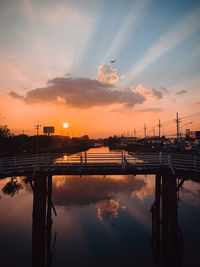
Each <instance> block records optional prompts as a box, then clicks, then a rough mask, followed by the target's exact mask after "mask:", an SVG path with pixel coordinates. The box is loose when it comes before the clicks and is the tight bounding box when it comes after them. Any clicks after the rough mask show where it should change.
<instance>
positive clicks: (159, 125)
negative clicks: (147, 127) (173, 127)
mask: <svg viewBox="0 0 200 267" xmlns="http://www.w3.org/2000/svg"><path fill="white" fill-rule="evenodd" d="M160 128H161V124H160V119H159V121H158V136H159V138H160Z"/></svg>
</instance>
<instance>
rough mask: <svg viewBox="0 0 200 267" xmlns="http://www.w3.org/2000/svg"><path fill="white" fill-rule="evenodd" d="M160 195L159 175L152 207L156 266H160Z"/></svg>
mask: <svg viewBox="0 0 200 267" xmlns="http://www.w3.org/2000/svg"><path fill="white" fill-rule="evenodd" d="M160 195H161V176H160V175H159V174H156V177H155V204H154V206H153V208H152V242H153V245H154V252H155V261H156V266H160V262H161V254H160V245H161V242H160Z"/></svg>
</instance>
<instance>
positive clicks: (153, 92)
mask: <svg viewBox="0 0 200 267" xmlns="http://www.w3.org/2000/svg"><path fill="white" fill-rule="evenodd" d="M135 90H136V92H138V93H140V94H142V95H143V96H145V98H146V99H149V98H152V97H153V98H156V99H161V98H163V97H164V95H166V94H169V91H168V90H167V89H166V88H165V87H161V88H160V89H157V88H150V89H148V88H145V87H143V85H142V84H139V85H138V86H137V87H136V89H135Z"/></svg>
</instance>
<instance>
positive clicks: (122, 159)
mask: <svg viewBox="0 0 200 267" xmlns="http://www.w3.org/2000/svg"><path fill="white" fill-rule="evenodd" d="M123 163H124V156H123V152H122V153H121V164H123Z"/></svg>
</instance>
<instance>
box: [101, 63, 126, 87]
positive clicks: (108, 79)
mask: <svg viewBox="0 0 200 267" xmlns="http://www.w3.org/2000/svg"><path fill="white" fill-rule="evenodd" d="M119 78H121V77H120V76H118V75H117V70H116V69H112V68H111V67H109V66H107V65H100V66H99V67H98V77H97V78H96V79H97V81H100V82H102V83H109V84H113V83H115V82H117V81H118V80H119ZM122 78H123V75H122Z"/></svg>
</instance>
